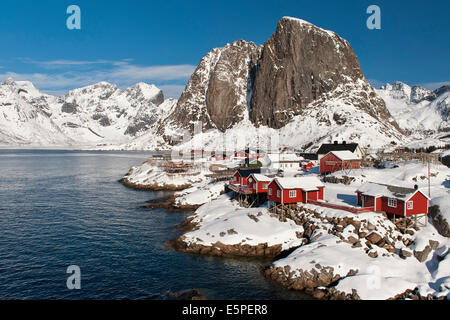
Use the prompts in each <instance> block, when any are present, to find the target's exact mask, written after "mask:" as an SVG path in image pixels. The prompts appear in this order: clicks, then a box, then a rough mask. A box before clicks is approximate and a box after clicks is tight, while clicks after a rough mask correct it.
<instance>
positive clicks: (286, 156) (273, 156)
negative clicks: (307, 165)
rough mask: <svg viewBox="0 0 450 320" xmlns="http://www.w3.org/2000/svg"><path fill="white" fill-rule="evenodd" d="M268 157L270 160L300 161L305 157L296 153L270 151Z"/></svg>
mask: <svg viewBox="0 0 450 320" xmlns="http://www.w3.org/2000/svg"><path fill="white" fill-rule="evenodd" d="M267 158H269V160H270V162H272V163H273V162H275V163H276V162H300V161H301V160H303V157H299V156H297V155H296V154H295V153H279V154H278V153H268V154H267Z"/></svg>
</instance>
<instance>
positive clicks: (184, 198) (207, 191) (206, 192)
mask: <svg viewBox="0 0 450 320" xmlns="http://www.w3.org/2000/svg"><path fill="white" fill-rule="evenodd" d="M222 191H224V184H223V182H216V183H213V182H209V181H204V183H199V184H196V185H195V186H193V187H191V188H189V189H186V190H183V191H180V192H176V193H175V196H176V197H177V200H176V202H177V204H180V205H199V204H204V203H207V202H210V201H212V200H214V199H217V197H218V196H220V194H221V192H222Z"/></svg>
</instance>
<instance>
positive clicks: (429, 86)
mask: <svg viewBox="0 0 450 320" xmlns="http://www.w3.org/2000/svg"><path fill="white" fill-rule="evenodd" d="M449 85H450V81H442V82H427V83H422V84H420V86H422V87H424V88H426V89H428V90H436V89H438V88H440V87H442V86H449Z"/></svg>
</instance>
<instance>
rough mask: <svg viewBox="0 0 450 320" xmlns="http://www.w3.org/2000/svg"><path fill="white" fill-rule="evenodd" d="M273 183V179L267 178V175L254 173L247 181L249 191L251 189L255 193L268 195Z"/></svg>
mask: <svg viewBox="0 0 450 320" xmlns="http://www.w3.org/2000/svg"><path fill="white" fill-rule="evenodd" d="M271 182H272V179H271V178H269V177H266V176H265V175H262V174H258V173H252V174H251V175H250V176H249V177H248V180H247V186H248V189H250V190H251V191H252V192H253V193H256V194H260V193H267V190H268V188H269V184H270V183H271Z"/></svg>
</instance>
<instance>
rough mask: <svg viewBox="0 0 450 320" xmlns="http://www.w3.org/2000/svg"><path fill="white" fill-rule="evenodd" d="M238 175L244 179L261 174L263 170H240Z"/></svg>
mask: <svg viewBox="0 0 450 320" xmlns="http://www.w3.org/2000/svg"><path fill="white" fill-rule="evenodd" d="M238 173H239V175H240V176H241V177H243V178H248V176H250V175H251V174H252V173H261V169H260V168H258V169H239V170H238Z"/></svg>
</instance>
